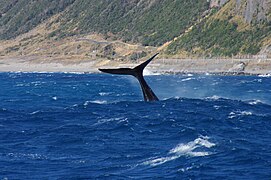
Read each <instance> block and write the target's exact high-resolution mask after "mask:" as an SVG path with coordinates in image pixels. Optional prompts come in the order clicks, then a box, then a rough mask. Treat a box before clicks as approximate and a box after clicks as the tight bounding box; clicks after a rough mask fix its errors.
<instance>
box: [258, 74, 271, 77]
mask: <svg viewBox="0 0 271 180" xmlns="http://www.w3.org/2000/svg"><path fill="white" fill-rule="evenodd" d="M259 77H271V74H260V75H259Z"/></svg>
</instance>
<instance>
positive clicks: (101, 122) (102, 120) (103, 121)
mask: <svg viewBox="0 0 271 180" xmlns="http://www.w3.org/2000/svg"><path fill="white" fill-rule="evenodd" d="M112 121H116V122H117V123H121V122H127V121H128V119H127V118H125V117H118V118H109V119H100V120H98V122H97V123H95V124H94V125H100V124H104V123H107V122H112Z"/></svg>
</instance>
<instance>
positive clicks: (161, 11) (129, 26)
mask: <svg viewBox="0 0 271 180" xmlns="http://www.w3.org/2000/svg"><path fill="white" fill-rule="evenodd" d="M208 6H209V3H208V2H207V1H205V0H200V1H198V0H192V1H191V0H182V1H180V0H170V1H164V0H148V1H146V0H123V1H119V0H112V1H105V0H102V1H101V0H91V1H87V0H77V1H75V3H74V4H73V5H72V7H71V8H69V9H68V10H67V11H66V12H65V13H64V15H63V16H61V18H60V19H58V21H60V22H61V28H60V29H59V30H58V31H56V32H55V35H57V36H60V37H63V36H67V35H74V34H85V33H90V32H96V33H102V34H106V35H108V36H109V37H111V38H112V37H114V38H118V39H122V40H123V41H125V42H127V41H129V42H136V43H142V44H143V45H151V46H159V45H162V44H163V43H165V42H166V41H169V40H171V39H173V38H174V37H176V36H178V35H180V34H181V33H182V32H184V31H185V29H186V28H187V27H189V26H191V25H192V24H193V23H194V22H195V21H196V20H197V19H199V18H200V17H201V15H202V13H203V12H204V11H206V10H207V9H208Z"/></svg>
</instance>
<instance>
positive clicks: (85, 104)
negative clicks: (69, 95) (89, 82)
mask: <svg viewBox="0 0 271 180" xmlns="http://www.w3.org/2000/svg"><path fill="white" fill-rule="evenodd" d="M89 103H92V104H107V101H103V100H94V101H86V102H85V103H84V106H87V105H89Z"/></svg>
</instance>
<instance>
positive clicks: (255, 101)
mask: <svg viewBox="0 0 271 180" xmlns="http://www.w3.org/2000/svg"><path fill="white" fill-rule="evenodd" d="M259 103H263V102H262V101H260V100H258V99H256V100H253V101H249V102H248V104H250V105H256V104H259Z"/></svg>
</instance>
